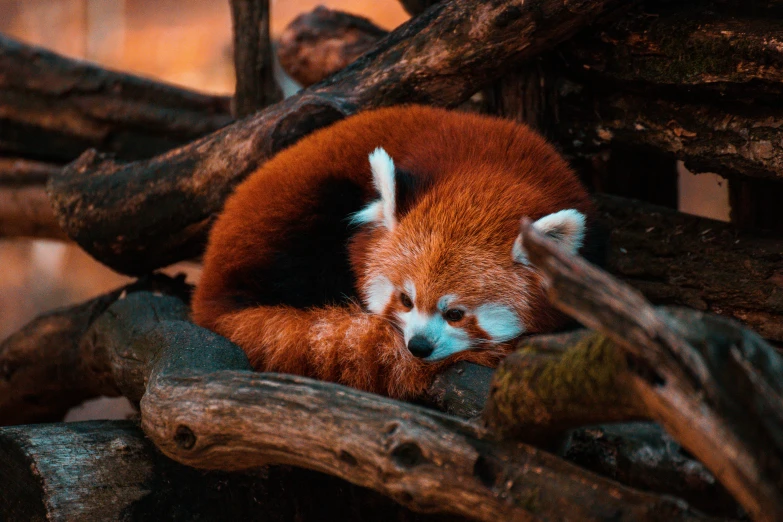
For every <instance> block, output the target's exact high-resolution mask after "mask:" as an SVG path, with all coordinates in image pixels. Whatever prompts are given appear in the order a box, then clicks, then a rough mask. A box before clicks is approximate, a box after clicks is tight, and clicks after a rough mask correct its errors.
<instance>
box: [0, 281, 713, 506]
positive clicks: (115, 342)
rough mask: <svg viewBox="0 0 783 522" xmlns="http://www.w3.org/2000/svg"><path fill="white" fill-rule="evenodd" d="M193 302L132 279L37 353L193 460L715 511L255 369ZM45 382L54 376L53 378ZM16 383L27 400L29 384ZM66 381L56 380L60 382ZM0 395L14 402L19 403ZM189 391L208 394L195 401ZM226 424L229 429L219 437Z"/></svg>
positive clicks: (541, 498)
mask: <svg viewBox="0 0 783 522" xmlns="http://www.w3.org/2000/svg"><path fill="white" fill-rule="evenodd" d="M186 311H187V309H186V307H185V306H184V305H183V304H182V302H181V301H179V300H178V299H175V298H172V297H168V296H155V295H154V294H151V293H148V292H129V293H127V295H126V296H125V297H124V298H123V299H115V300H114V303H113V304H112V305H111V307H110V308H109V309H107V311H106V312H105V313H102V314H101V315H100V316H99V317H98V318H97V319H95V320H93V321H92V323H91V325H90V326H89V328H87V329H86V331H85V330H84V329H83V328H82V327H80V328H79V329H75V328H72V329H68V328H66V329H65V332H64V333H61V334H60V335H61V336H60V338H59V341H60V342H61V343H62V344H66V345H67V349H65V350H62V351H60V352H51V351H47V350H42V349H41V347H42V346H45V345H44V343H38V346H37V347H36V348H37V351H36V353H40V354H41V356H44V355H49V358H47V359H46V363H47V364H48V365H49V367H48V368H50V369H49V370H48V372H49V373H48V374H49V375H58V371H59V372H60V373H65V374H66V377H65V379H71V380H70V382H69V384H70V386H76V385H75V384H74V382H75V381H74V379H73V376H76V375H77V371H78V376H79V381H78V385H79V386H81V387H82V389H89V390H95V391H96V392H100V393H109V394H111V393H114V394H116V393H117V392H121V393H122V394H123V395H125V396H127V397H129V398H130V399H132V400H134V401H135V400H138V399H139V398H141V403H142V420H143V426H144V428H145V430H146V432H147V434H148V435H149V436H150V437H151V439H152V440H153V442H155V443H156V445H157V446H158V447H160V448H162V449H164V451H165V452H167V453H168V454H169V455H170V456H174V457H175V458H176V460H178V461H180V462H184V463H187V464H189V465H195V466H198V467H202V468H219V469H224V470H230V469H240V468H241V469H246V468H251V467H257V466H260V465H264V464H295V465H299V466H305V467H310V468H313V469H317V470H321V471H326V472H328V473H330V474H334V475H336V476H338V477H341V478H344V479H346V480H348V481H350V482H352V483H354V484H357V485H361V486H365V487H370V488H371V489H375V490H376V491H379V492H381V493H383V494H385V495H387V496H391V497H392V498H394V499H395V500H397V501H398V502H401V503H402V504H403V505H405V506H407V507H409V508H411V509H414V510H423V511H428V512H432V511H436V510H446V511H447V512H450V513H453V514H461V515H464V516H468V517H470V518H477V519H479V520H490V519H493V520H494V519H497V518H498V517H500V518H502V519H521V520H531V519H532V518H533V516H539V517H543V518H550V519H562V518H563V517H566V516H575V517H578V518H579V519H580V520H617V519H620V520H642V521H644V520H659V519H661V518H663V517H665V518H667V519H669V518H670V519H672V520H704V519H705V518H704V517H703V516H701V515H699V514H697V513H695V512H691V511H690V510H688V509H687V508H686V507H684V506H683V505H682V504H678V503H676V502H673V501H671V500H668V499H666V498H663V497H658V496H655V495H653V494H646V493H640V492H636V491H633V490H629V489H627V488H624V487H622V486H620V485H618V484H615V483H613V482H610V481H607V480H604V479H600V478H598V477H596V476H593V475H592V474H589V473H587V472H584V471H582V470H580V469H578V468H576V467H573V466H571V465H569V464H567V463H565V462H563V461H561V460H559V459H557V458H556V457H554V456H551V455H549V454H547V453H543V452H540V451H538V450H535V449H533V448H531V447H528V446H525V445H519V444H517V443H511V442H509V443H496V442H495V441H493V440H492V437H491V436H490V434H489V433H488V432H486V431H485V430H483V429H481V428H479V427H477V426H476V425H474V424H470V423H467V422H465V421H461V420H459V419H457V418H455V417H450V416H446V415H443V414H440V413H437V412H434V411H431V410H425V409H422V408H420V407H416V406H413V405H408V404H405V403H400V402H397V401H393V400H390V399H384V398H382V397H378V396H375V395H371V394H367V393H363V392H359V391H355V390H352V389H348V388H344V387H341V386H337V385H334V384H329V383H320V382H317V381H313V380H310V379H305V378H299V377H287V376H275V375H267V374H257V373H254V372H252V371H251V370H250V366H249V364H248V362H247V359H246V357H245V355H244V353H243V352H242V351H241V350H240V349H239V348H238V347H236V346H235V345H233V344H231V343H230V342H229V341H228V340H226V339H224V338H222V337H220V336H217V335H215V334H214V333H212V332H209V331H207V330H204V329H202V328H200V327H198V326H196V325H194V324H192V323H189V322H187V321H185V320H183V313H186ZM34 326H35V323H34V324H33V325H31V326H30V327H29V328H28V331H29V332H32V331H35V328H34ZM49 329H50V330H53V331H56V329H55V328H49ZM68 334H70V335H73V336H76V337H79V340H78V341H77V342H76V343H74V340H73V338H69V337H67V335H68ZM11 346H17V347H18V346H19V344H18V342H16V343H12V345H11ZM28 346H29V345H28ZM74 346H75V347H74ZM6 353H7V352H6V350H3V351H2V352H0V361H2V364H0V366H2V367H8V366H9V365H6V363H5V361H4V360H3V356H4V355H5V354H6ZM16 354H17V358H16V360H15V365H16V367H17V368H19V367H25V366H24V361H21V360H20V354H21V350H20V349H17V351H16ZM27 354H28V358H29V357H30V356H31V355H32V350H29V351H28V352H27ZM51 357H57V358H59V360H52V359H51ZM74 360H78V361H80V364H79V365H78V370H77V371H74V370H69V369H68V368H69V367H68V366H65V364H67V363H70V364H71V366H70V368H76V367H77V365H75V364H73V362H74ZM38 364H39V365H41V362H40V361H38ZM43 369H44V370H46V368H43ZM55 369H56V370H55ZM221 370H224V371H221ZM225 370H228V371H225ZM215 372H218V373H215ZM69 375H70V376H71V377H69ZM21 377H23V376H20V378H19V379H18V380H17V381H16V383H15V384H17V385H18V386H21V387H24V386H25V383H30V382H32V380H33V379H34V378H37V379H38V381H39V385H40V380H41V379H42V377H41V374H38V376H37V377H36V376H35V375H32V374H31V372H30V370H29V369H28V372H27V379H26V380H24V379H22V378H21ZM60 384H61V386H62V383H60ZM47 385H48V386H50V387H51V389H53V388H54V386H56V385H57V383H54V382H52V379H49V381H47ZM186 388H187V389H190V393H189V394H187V393H185V392H186ZM208 390H211V391H208ZM19 391H20V395H18V396H17V397H19V396H21V400H24V393H25V390H24V389H20V390H19ZM31 391H32V390H31V388H30V385H29V384H27V388H26V392H27V394H28V395H29V394H30V392H31ZM64 391H65V390H64V389H63V388H62V387H60V388H59V393H60V395H63V394H64V393H63V392H64ZM183 394H184V395H187V396H188V397H189V398H187V397H185V396H184V395H183ZM0 397H2V399H3V401H4V402H6V404H5V407H6V408H5V411H9V410H14V408H11V407H10V406H11V405H10V404H9V401H8V399H7V398H6V397H5V396H3V395H0ZM190 400H194V401H195V402H196V403H197V404H198V406H193V408H194V409H192V410H189V408H191V403H190V402H189V401H190ZM19 401H20V399H19V398H17V399H16V403H15V405H16V408H15V410H16V411H18V410H20V409H21V408H19V404H20V402H19ZM177 404H178V405H179V406H177ZM180 408H186V409H180ZM223 408H227V409H225V410H224V409H223ZM226 416H227V417H226ZM230 419H233V421H232V420H230ZM217 433H222V435H220V436H217V438H215V437H216V434H217Z"/></svg>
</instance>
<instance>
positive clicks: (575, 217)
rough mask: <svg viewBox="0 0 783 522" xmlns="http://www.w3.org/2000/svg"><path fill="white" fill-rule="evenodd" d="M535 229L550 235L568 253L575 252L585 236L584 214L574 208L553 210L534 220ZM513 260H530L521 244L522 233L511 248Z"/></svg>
mask: <svg viewBox="0 0 783 522" xmlns="http://www.w3.org/2000/svg"><path fill="white" fill-rule="evenodd" d="M533 226H534V227H535V228H536V230H538V231H540V232H542V233H543V234H546V235H548V236H550V237H551V238H552V239H554V240H555V241H556V242H557V243H558V245H560V247H561V248H563V249H565V250H566V251H567V252H569V253H572V254H573V253H575V252H576V251H577V250H579V249H580V248H581V247H582V243H583V242H584V238H585V216H584V214H582V213H581V212H579V211H578V210H576V209H573V208H569V209H565V210H560V211H558V212H553V213H552V214H549V215H547V216H544V217H542V218H541V219H539V220H537V221H535V222H534V223H533ZM511 255H512V256H513V257H514V261H516V262H517V263H522V264H523V265H529V264H530V260H529V259H528V257H527V252H525V248H524V247H523V246H522V234H519V235H518V236H517V238H516V240H515V241H514V246H513V248H512V249H511Z"/></svg>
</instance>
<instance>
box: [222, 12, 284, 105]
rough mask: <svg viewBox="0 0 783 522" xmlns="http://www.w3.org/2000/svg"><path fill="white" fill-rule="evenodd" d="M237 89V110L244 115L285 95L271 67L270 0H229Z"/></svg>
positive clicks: (235, 97)
mask: <svg viewBox="0 0 783 522" xmlns="http://www.w3.org/2000/svg"><path fill="white" fill-rule="evenodd" d="M230 3H231V21H232V23H233V29H234V30H233V34H234V69H235V71H236V80H237V81H236V90H235V93H234V114H235V115H236V117H237V118H244V117H246V116H249V115H251V114H253V113H254V112H256V111H258V110H260V109H263V108H264V107H266V106H267V105H271V104H273V103H276V102H277V101H279V100H280V99H281V98H282V92H281V91H280V88H279V87H278V86H277V82H276V81H275V77H274V70H273V67H272V44H271V42H270V40H269V0H230Z"/></svg>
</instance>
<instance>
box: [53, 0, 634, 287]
mask: <svg viewBox="0 0 783 522" xmlns="http://www.w3.org/2000/svg"><path fill="white" fill-rule="evenodd" d="M620 4H623V2H618V1H615V0H578V1H575V2H568V3H563V2H560V1H555V0H542V2H540V3H536V4H527V3H526V4H523V5H518V4H517V2H512V1H511V0H494V1H492V2H486V3H481V4H478V5H477V4H476V3H475V2H471V1H468V0H455V1H453V2H447V3H442V4H436V5H434V6H433V7H432V8H430V9H428V10H427V11H426V12H425V13H423V14H422V15H420V16H418V17H416V18H414V19H412V20H410V21H409V22H407V23H405V24H403V25H402V26H400V27H399V28H397V29H396V30H394V31H393V32H392V33H391V34H389V36H388V37H386V38H384V39H383V40H382V41H381V42H379V43H378V44H377V46H376V47H375V48H373V50H371V51H370V52H368V53H366V54H365V55H363V56H362V57H361V58H360V59H358V60H356V61H355V62H353V64H351V65H350V66H349V67H347V68H345V69H343V70H342V71H340V72H339V73H337V74H335V75H333V76H331V77H330V78H329V79H327V80H325V81H324V82H322V83H320V84H317V85H313V86H312V87H310V88H308V89H305V90H304V91H302V92H300V93H299V94H297V95H295V96H292V97H290V98H288V99H286V100H284V101H283V102H280V103H278V104H276V105H274V106H272V107H269V108H267V109H265V110H263V111H261V112H259V113H257V114H256V115H254V116H252V117H250V118H247V119H245V120H242V121H241V122H237V123H236V124H234V125H230V126H228V127H226V128H225V129H222V130H220V131H218V132H215V133H213V134H211V135H210V136H207V137H205V138H203V139H201V140H198V141H195V142H193V143H191V144H190V145H187V146H184V147H181V148H179V149H176V150H174V151H171V152H169V153H167V154H165V155H162V156H158V157H155V158H152V159H150V160H146V161H139V162H133V163H129V164H118V163H115V162H113V161H112V160H109V159H108V158H105V157H102V156H100V155H98V154H97V153H95V152H88V153H85V155H83V156H82V157H81V158H80V159H79V160H78V161H76V162H74V163H73V164H71V165H70V166H69V167H67V168H66V169H64V171H63V172H62V174H60V175H57V176H53V177H52V179H51V180H50V183H49V195H50V198H51V200H52V203H53V206H54V208H55V213H56V214H57V216H58V219H59V221H60V224H61V226H62V227H63V230H65V231H66V233H67V234H68V235H69V237H71V238H72V239H74V240H75V241H76V242H77V243H79V245H81V246H82V247H83V248H84V249H85V250H86V251H87V252H89V253H90V254H91V255H92V256H93V257H95V258H96V259H98V260H99V261H100V262H102V263H104V264H106V265H107V266H109V267H111V268H113V269H115V270H117V271H119V272H123V273H127V274H140V273H145V272H148V271H150V270H152V269H154V268H157V267H160V266H165V265H168V264H171V263H173V262H175V261H178V260H182V259H187V258H190V257H193V256H195V255H197V254H199V253H200V251H201V250H202V248H203V244H204V238H205V237H206V233H207V231H208V229H209V227H210V224H211V220H212V219H213V218H214V214H215V213H216V212H217V211H218V210H220V208H221V206H222V204H223V201H224V199H225V197H226V196H227V195H228V194H229V193H230V191H231V190H232V188H233V186H234V185H235V184H236V183H237V182H239V181H241V180H242V179H243V178H244V177H245V176H246V175H247V174H248V173H250V172H251V171H253V170H254V169H255V168H257V167H258V166H259V165H260V164H261V163H263V162H264V161H265V160H266V159H268V158H269V157H270V156H272V155H273V154H274V153H275V152H277V151H279V150H281V149H282V148H284V147H287V146H288V145H290V144H292V143H293V142H295V141H296V140H298V139H299V138H301V137H302V136H303V135H305V134H307V133H309V132H311V131H313V130H315V129H317V128H319V127H323V126H325V125H328V124H330V123H333V122H334V121H336V120H338V119H340V118H343V117H345V116H347V115H349V114H352V113H354V112H356V111H358V110H363V109H369V108H372V107H379V106H385V105H392V104H395V103H402V102H405V103H415V102H419V103H428V104H432V105H440V106H454V105H457V104H459V103H461V102H463V101H465V100H466V99H467V98H469V97H470V96H471V95H472V94H473V93H475V92H476V91H477V90H478V89H479V88H480V87H481V86H482V85H484V84H485V83H486V82H488V81H491V80H492V79H494V78H498V77H500V76H501V75H502V74H503V73H504V72H505V70H506V69H507V67H508V66H510V64H512V63H514V62H518V61H519V60H524V59H527V58H530V57H533V56H536V55H537V54H539V53H540V52H541V51H542V50H544V49H547V48H549V47H551V46H553V45H555V44H557V43H559V42H561V41H563V40H565V39H566V38H568V37H569V36H570V35H572V34H573V33H574V32H576V31H577V30H578V29H579V28H581V27H583V26H585V25H587V24H588V23H590V22H592V21H594V20H595V19H596V18H597V17H598V16H599V15H600V14H601V13H602V12H603V11H604V10H607V9H610V8H613V7H615V6H617V5H620ZM466 34H469V35H471V37H470V38H466V37H465V35H466ZM117 187H123V189H122V190H117ZM131 224H132V226H131Z"/></svg>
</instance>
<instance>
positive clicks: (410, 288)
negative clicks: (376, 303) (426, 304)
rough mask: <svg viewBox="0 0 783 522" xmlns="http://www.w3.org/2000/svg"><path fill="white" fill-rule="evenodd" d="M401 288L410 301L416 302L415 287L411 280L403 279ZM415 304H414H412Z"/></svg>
mask: <svg viewBox="0 0 783 522" xmlns="http://www.w3.org/2000/svg"><path fill="white" fill-rule="evenodd" d="M402 289H403V290H404V291H405V293H406V294H407V295H408V297H410V298H411V301H413V302H414V303H416V287H415V286H414V285H413V281H405V283H403V285H402ZM413 306H414V307H415V306H416V305H415V304H414V305H413Z"/></svg>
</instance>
